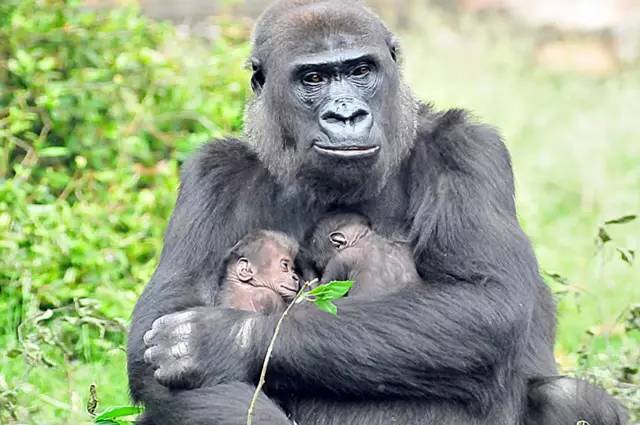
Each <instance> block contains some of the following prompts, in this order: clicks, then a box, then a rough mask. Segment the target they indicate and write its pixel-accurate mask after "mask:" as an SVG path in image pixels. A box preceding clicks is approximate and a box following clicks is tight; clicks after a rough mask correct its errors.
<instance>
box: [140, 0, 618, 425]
mask: <svg viewBox="0 0 640 425" xmlns="http://www.w3.org/2000/svg"><path fill="white" fill-rule="evenodd" d="M303 30H306V32H305V31H303ZM256 34H257V35H256V39H255V45H254V54H253V64H254V79H253V85H254V89H255V90H256V98H255V99H254V100H253V101H252V103H251V105H250V106H249V108H248V110H247V140H248V142H247V141H241V140H232V139H229V140H219V141H215V142H213V143H211V144H208V145H206V146H204V147H203V148H202V149H201V150H200V151H199V152H198V153H197V154H196V155H194V157H193V158H192V159H191V160H190V161H189V162H188V163H187V164H185V166H184V168H183V172H182V184H181V188H180V194H179V197H178V201H177V204H176V208H175V211H174V213H173V216H172V218H171V222H170V224H169V228H168V230H167V234H166V237H165V246H164V249H163V252H162V256H161V259H160V264H159V266H158V268H157V270H156V272H155V274H154V276H153V278H152V279H151V282H149V284H148V285H147V287H146V288H145V290H144V292H143V294H142V296H141V298H140V300H139V302H138V304H137V305H136V308H135V311H134V314H133V320H132V327H131V332H130V337H129V348H128V366H129V382H130V388H131V394H132V396H133V398H134V400H135V401H137V402H141V403H144V404H145V405H146V407H147V413H146V416H145V418H144V419H143V421H144V423H155V424H156V425H168V424H185V425H196V424H198V425H199V424H208V425H210V424H214V425H215V424H225V425H226V424H241V423H244V422H245V418H246V408H247V406H248V399H249V398H250V392H251V391H252V388H253V387H252V386H251V385H248V384H247V385H245V384H240V383H238V382H237V381H240V382H246V383H249V384H253V383H255V382H256V381H257V377H258V373H259V369H260V366H261V362H262V359H263V358H264V355H265V352H266V347H267V344H268V342H269V340H270V337H271V335H272V333H273V330H274V327H275V323H276V321H277V319H278V317H275V316H261V315H256V314H252V313H247V312H239V311H232V310H223V309H214V308H211V307H202V308H196V309H193V308H194V307H199V306H208V305H210V304H211V302H212V300H213V297H214V295H215V293H216V290H217V286H216V282H215V277H216V276H217V271H218V270H219V268H220V264H221V262H222V261H223V258H224V255H225V254H226V253H227V252H228V250H229V249H230V248H231V247H232V246H233V245H234V244H235V243H236V242H237V241H238V240H240V239H241V238H242V237H243V236H244V235H246V234H247V233H248V232H250V231H252V230H255V229H272V230H277V231H282V232H285V233H287V234H288V235H290V236H291V237H293V238H295V239H297V240H301V239H302V238H303V237H304V235H305V234H306V233H307V232H308V231H309V229H310V228H311V227H312V226H313V225H314V223H316V222H317V221H318V219H319V218H320V217H322V216H323V215H325V214H326V213H327V212H329V211H341V210H348V211H352V212H356V213H360V214H362V215H364V216H366V217H368V218H369V219H370V220H371V225H372V227H373V229H374V230H375V231H376V232H377V233H378V234H380V235H381V236H382V237H386V238H390V237H392V236H394V237H395V236H397V235H398V233H401V234H403V235H404V236H405V238H406V240H407V241H408V243H409V244H410V246H411V247H412V249H413V254H414V259H415V263H416V268H417V270H418V272H419V273H420V276H421V277H422V278H423V279H424V285H419V286H417V287H410V288H405V289H403V290H400V291H398V292H397V293H394V294H390V295H388V296H387V297H385V298H383V299H371V300H370V299H362V298H359V297H358V298H356V297H354V298H353V299H349V298H347V299H344V300H341V301H339V302H338V307H339V315H338V317H332V316H329V315H327V314H326V313H323V312H321V311H319V310H317V309H316V308H315V307H314V306H312V305H307V304H301V305H298V306H296V307H295V308H294V309H293V310H292V312H291V315H290V316H289V317H288V318H287V320H286V321H285V322H284V325H283V327H282V330H281V334H280V336H279V339H278V342H277V344H276V345H275V349H274V352H273V356H272V360H271V364H270V366H269V372H268V374H267V386H266V388H265V391H266V394H268V395H269V396H270V397H271V400H270V399H267V398H266V397H263V398H261V403H260V405H259V409H258V411H259V414H258V415H257V416H256V418H255V420H254V423H255V424H257V425H267V424H278V423H287V420H286V419H285V418H284V417H283V413H282V410H281V409H280V407H279V406H278V404H277V403H276V402H275V401H273V400H279V401H280V402H281V403H282V404H283V405H284V406H285V410H286V411H287V412H288V413H289V414H291V416H292V417H293V418H294V419H295V420H296V421H297V422H298V423H299V424H300V425H314V424H317V425H320V424H322V425H332V424H336V425H337V424H350V425H358V424H362V425H364V424H367V425H383V424H384V425H388V424H398V425H414V424H415V425H417V424H425V425H427V424H430V425H436V424H437V425H454V424H455V425H459V424H477V425H481V424H482V425H489V424H491V425H520V424H525V423H526V424H527V425H532V424H533V423H539V424H540V425H556V424H558V425H560V424H567V425H569V424H572V425H573V423H572V422H569V421H572V420H574V419H575V417H580V418H582V419H584V420H587V421H594V422H591V425H595V424H598V425H599V424H602V425H618V424H623V423H624V415H623V413H622V410H621V409H620V408H619V407H618V405H617V403H615V401H614V400H612V399H611V397H609V396H607V395H606V394H605V393H603V392H602V391H600V390H599V389H597V388H596V387H592V386H583V383H582V382H581V381H577V380H572V379H569V378H564V379H565V381H564V382H569V383H574V384H575V385H573V386H571V385H568V386H562V387H561V388H563V389H568V390H569V391H570V390H571V388H574V389H576V390H578V391H576V394H577V396H576V397H575V398H573V400H574V402H573V403H572V404H571V406H570V407H569V408H565V407H563V406H565V405H564V404H563V403H564V402H565V401H566V398H564V397H556V396H555V395H557V391H555V390H556V389H557V386H554V385H553V383H551V384H549V383H548V382H547V381H544V380H539V379H538V377H544V376H553V375H555V374H556V368H555V361H554V358H553V342H554V337H555V308H554V305H553V302H552V299H551V296H550V293H549V290H548V289H547V287H546V286H545V285H544V282H543V281H542V280H541V278H540V276H539V272H538V266H537V263H536V259H535V256H534V254H533V251H532V249H531V246H530V244H529V241H528V240H527V238H526V236H525V235H524V234H523V232H522V230H521V228H520V226H519V224H518V221H517V218H516V212H515V206H514V200H513V192H514V187H513V176H512V171H511V163H510V159H509V155H508V152H507V150H506V148H505V146H504V144H503V143H502V141H501V139H500V137H499V136H498V135H497V133H496V132H495V131H494V130H492V129H491V128H489V127H487V126H484V125H481V124H477V123H474V122H473V121H472V120H470V119H469V117H468V116H467V115H466V114H465V113H464V112H463V111H459V110H451V111H447V112H444V113H442V112H437V111H434V110H433V109H432V108H430V107H428V106H426V105H419V104H418V103H417V102H415V101H414V100H413V98H412V97H411V95H410V92H409V91H408V89H407V88H406V87H405V86H404V85H403V84H402V82H401V79H400V76H399V71H398V68H397V64H396V62H395V61H396V60H397V57H396V55H397V49H396V46H395V44H394V43H395V42H394V41H393V37H392V35H391V34H390V33H389V32H388V30H386V28H385V27H384V26H383V25H382V23H380V21H379V20H377V18H375V16H373V15H372V14H371V13H370V12H368V11H366V10H364V9H363V8H361V7H360V6H358V5H357V3H356V2H353V3H351V2H349V3H348V4H345V2H338V1H319V2H313V1H309V0H297V1H296V0H289V1H284V2H279V3H278V4H277V5H276V6H275V7H274V8H273V9H271V10H270V11H268V12H267V13H266V14H265V15H264V17H263V18H262V19H261V21H260V23H259V24H258V29H257V30H256ZM274 34H276V35H277V36H276V35H274ZM354 34H355V37H352V36H353V35H354ZM307 41H308V42H309V43H306V42H307ZM323 43H324V44H323ZM332 43H333V44H332ZM336 43H337V45H340V43H343V44H345V43H346V44H345V45H346V46H347V47H349V48H351V49H354V48H356V49H365V48H367V49H373V51H374V53H373V54H374V55H376V57H378V58H382V59H380V61H379V63H378V66H379V70H378V71H379V78H380V80H379V84H380V88H379V91H377V92H375V94H373V95H371V98H369V99H368V101H369V103H370V107H371V110H372V111H373V115H374V117H375V120H377V121H378V122H376V123H375V124H374V127H372V132H371V136H370V137H371V139H372V140H374V141H375V142H376V143H378V144H379V145H380V146H382V149H381V151H380V155H379V157H376V159H375V160H371V161H370V162H367V163H366V164H367V165H366V166H364V165H363V164H365V162H358V161H345V160H336V161H335V163H332V162H330V161H328V160H327V159H326V158H322V157H318V156H313V155H312V154H310V153H309V152H310V147H309V146H308V145H307V144H305V143H308V140H307V137H308V134H314V132H315V131H317V125H316V124H315V122H316V121H315V118H313V119H312V118H311V115H310V113H309V112H306V113H305V112H304V111H303V109H300V108H299V105H297V104H295V102H294V100H292V99H293V98H292V97H291V96H290V93H289V92H288V91H287V89H288V84H289V83H288V82H287V81H289V80H288V79H287V75H288V74H286V69H287V68H286V66H287V65H288V63H287V62H286V61H287V60H288V58H290V57H291V55H302V56H300V57H303V56H304V54H305V53H304V52H303V51H301V50H304V48H305V46H306V48H308V49H313V48H315V49H321V50H322V49H327V48H329V47H331V46H333V45H334V44H336ZM314 46H315V47H314ZM327 46H329V47H327ZM294 47H295V48H294ZM307 53H309V52H307ZM385 55H386V56H385ZM387 56H388V57H387ZM337 57H339V55H338V56H337ZM274 81H275V82H274ZM296 108H297V109H296ZM187 309H193V310H191V311H192V313H193V316H192V317H190V319H189V320H190V322H189V324H190V329H192V330H193V332H192V333H190V334H189V335H188V338H187V339H186V341H187V347H188V354H189V355H188V359H187V360H188V362H187V363H185V364H184V365H182V366H180V367H181V368H182V369H179V370H177V372H176V373H174V374H170V376H169V378H167V379H164V380H162V382H163V383H165V384H166V386H163V385H161V384H160V383H159V382H158V379H156V378H157V377H158V372H160V371H163V370H164V371H165V372H166V371H167V370H166V368H167V367H169V372H172V370H170V369H171V367H172V363H171V361H172V358H171V357H170V356H169V357H167V356H165V357H164V358H163V361H164V362H165V363H164V365H165V366H164V369H163V366H159V369H158V370H155V374H156V375H155V376H154V368H152V367H150V366H149V365H148V364H147V363H146V362H145V350H147V347H148V346H151V347H163V349H165V348H167V349H168V347H171V345H172V344H173V343H174V342H175V340H176V338H177V337H176V334H175V331H176V329H177V328H176V323H173V322H172V321H171V320H173V319H171V316H168V317H169V319H163V321H161V322H155V325H154V321H156V319H158V318H160V317H162V316H164V315H167V314H171V313H175V312H180V311H183V310H187ZM165 317H167V316H165ZM152 328H153V329H154V332H155V333H154V334H153V335H150V334H149V333H148V331H149V330H150V329H152ZM145 334H146V335H147V336H146V338H145ZM145 339H146V341H145ZM147 351H148V350H147ZM167 365H168V366H167ZM155 367H158V366H155ZM160 375H161V374H160ZM225 385H227V387H225ZM169 387H170V388H169ZM584 389H586V390H584ZM563 394H564V393H563ZM584 415H592V416H584ZM598 415H601V416H602V417H601V416H598ZM583 416H584V417H583ZM536 421H538V422H536ZM554 421H555V422H554Z"/></svg>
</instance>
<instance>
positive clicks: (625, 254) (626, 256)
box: [616, 248, 636, 266]
mask: <svg viewBox="0 0 640 425" xmlns="http://www.w3.org/2000/svg"><path fill="white" fill-rule="evenodd" d="M616 249H617V250H618V253H619V254H620V258H621V259H622V261H624V262H625V263H627V264H629V265H630V266H631V265H633V261H634V260H635V259H636V252H635V251H634V250H632V249H622V248H616Z"/></svg>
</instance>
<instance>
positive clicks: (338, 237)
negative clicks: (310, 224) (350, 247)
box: [329, 232, 347, 250]
mask: <svg viewBox="0 0 640 425" xmlns="http://www.w3.org/2000/svg"><path fill="white" fill-rule="evenodd" d="M329 242H331V246H333V247H334V248H335V249H338V250H340V249H343V248H345V247H346V246H347V237H346V236H345V235H344V233H342V232H333V233H331V234H330V235H329Z"/></svg>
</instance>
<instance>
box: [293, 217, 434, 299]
mask: <svg viewBox="0 0 640 425" xmlns="http://www.w3.org/2000/svg"><path fill="white" fill-rule="evenodd" d="M306 246H307V249H308V252H306V253H305V255H307V256H308V257H309V261H310V262H311V263H312V264H313V265H314V267H315V268H316V270H318V271H319V272H321V273H322V282H330V281H332V280H352V281H354V282H355V283H354V285H353V288H352V289H351V291H350V292H349V296H357V295H363V296H367V297H372V296H377V295H385V294H388V293H390V292H394V291H397V290H399V289H402V288H404V287H407V286H409V285H411V284H416V283H419V282H421V281H422V280H421V279H420V276H419V275H418V271H417V270H416V267H415V264H414V260H413V255H412V254H411V251H410V250H409V248H408V247H407V245H406V244H403V243H399V242H394V241H391V240H388V239H386V238H384V237H382V236H381V235H379V234H377V233H376V232H375V231H374V230H373V229H371V226H370V224H369V222H368V220H367V219H366V218H365V217H363V216H361V215H358V214H336V215H331V216H328V217H326V218H324V219H322V220H320V221H319V222H318V224H317V225H316V227H315V228H314V229H313V231H312V233H311V236H310V237H308V238H307V243H306Z"/></svg>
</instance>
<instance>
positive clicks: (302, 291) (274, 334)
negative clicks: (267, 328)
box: [247, 279, 318, 425]
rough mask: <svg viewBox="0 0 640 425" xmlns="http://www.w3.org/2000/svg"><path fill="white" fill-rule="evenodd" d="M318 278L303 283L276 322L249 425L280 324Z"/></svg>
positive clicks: (250, 424)
mask: <svg viewBox="0 0 640 425" xmlns="http://www.w3.org/2000/svg"><path fill="white" fill-rule="evenodd" d="M317 280H318V279H314V280H311V281H309V282H305V284H304V285H302V288H300V291H298V293H297V294H296V296H295V298H294V299H293V301H291V304H289V305H288V306H287V308H286V309H285V310H284V312H283V313H282V316H280V319H279V320H278V323H277V324H276V329H275V330H274V331H273V336H272V337H271V342H269V347H267V355H266V356H265V358H264V361H263V362H262V370H261V371H260V379H259V380H258V385H257V386H256V390H255V392H254V393H253V397H252V398H251V403H249V410H248V411H247V425H253V410H254V409H255V407H256V402H257V401H258V396H259V395H260V392H261V391H262V387H263V386H264V383H265V378H266V376H267V367H268V366H269V361H270V360H271V353H272V352H273V347H274V345H275V343H276V339H277V338H278V334H279V333H280V326H282V322H283V321H284V318H285V317H287V314H289V310H291V308H292V307H293V306H294V305H295V304H297V303H298V302H299V300H300V299H301V298H302V297H303V296H304V294H305V290H306V289H308V288H309V287H310V286H311V285H313V284H314V283H315V282H316V281H317Z"/></svg>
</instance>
